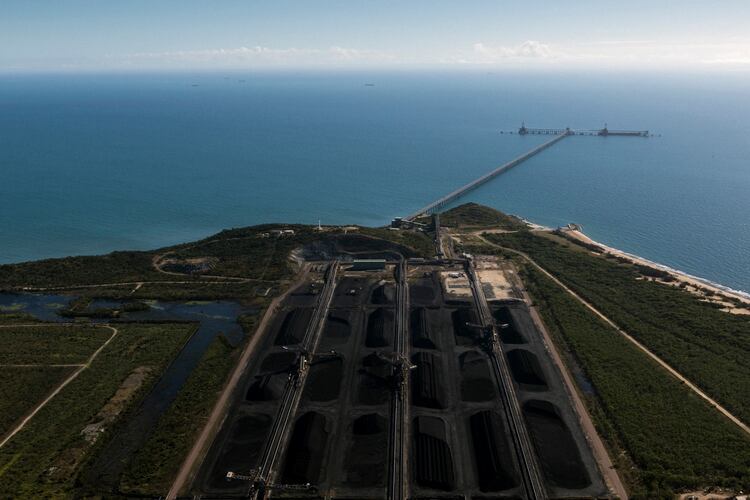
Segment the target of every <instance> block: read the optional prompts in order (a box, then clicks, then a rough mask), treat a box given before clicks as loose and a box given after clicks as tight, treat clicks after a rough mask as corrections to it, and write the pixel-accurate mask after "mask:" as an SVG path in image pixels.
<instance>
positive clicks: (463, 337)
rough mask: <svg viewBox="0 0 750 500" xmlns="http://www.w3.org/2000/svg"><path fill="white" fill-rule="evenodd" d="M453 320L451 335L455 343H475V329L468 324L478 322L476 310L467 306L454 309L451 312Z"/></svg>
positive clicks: (463, 344) (467, 344) (464, 344)
mask: <svg viewBox="0 0 750 500" xmlns="http://www.w3.org/2000/svg"><path fill="white" fill-rule="evenodd" d="M451 320H452V321H453V336H454V337H455V339H456V345H458V346H469V345H474V344H475V343H476V340H475V339H476V337H477V329H476V328H475V327H472V326H469V325H476V324H478V323H479V319H478V318H477V314H476V311H474V309H471V308H468V307H462V308H460V309H456V310H455V311H453V312H452V313H451Z"/></svg>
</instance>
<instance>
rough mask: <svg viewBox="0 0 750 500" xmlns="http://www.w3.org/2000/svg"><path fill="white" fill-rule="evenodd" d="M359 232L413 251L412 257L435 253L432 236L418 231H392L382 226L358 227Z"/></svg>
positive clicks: (428, 255)
mask: <svg viewBox="0 0 750 500" xmlns="http://www.w3.org/2000/svg"><path fill="white" fill-rule="evenodd" d="M359 233H361V234H364V235H366V236H372V237H373V238H380V239H382V240H386V241H390V242H392V243H397V244H399V245H402V246H405V247H406V248H408V249H410V250H412V251H413V252H414V257H430V256H432V255H433V254H434V253H435V246H434V244H433V242H432V238H431V237H429V236H427V235H426V234H425V233H422V232H418V231H393V230H391V229H387V228H382V227H378V228H375V227H360V228H359Z"/></svg>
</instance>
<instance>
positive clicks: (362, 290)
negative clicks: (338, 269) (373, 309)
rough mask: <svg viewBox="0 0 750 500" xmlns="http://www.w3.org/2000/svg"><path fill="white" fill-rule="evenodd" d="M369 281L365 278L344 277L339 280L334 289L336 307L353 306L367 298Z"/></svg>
mask: <svg viewBox="0 0 750 500" xmlns="http://www.w3.org/2000/svg"><path fill="white" fill-rule="evenodd" d="M369 287H370V283H369V281H368V280H367V279H365V278H352V277H346V278H343V279H342V280H341V281H339V283H338V285H336V290H335V291H334V303H335V304H336V307H354V306H357V305H360V304H362V303H363V302H364V301H366V300H367V291H368V290H369Z"/></svg>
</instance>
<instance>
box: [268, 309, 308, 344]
mask: <svg viewBox="0 0 750 500" xmlns="http://www.w3.org/2000/svg"><path fill="white" fill-rule="evenodd" d="M312 312H313V310H312V309H311V308H309V307H300V308H297V309H293V310H291V311H289V312H288V313H287V314H286V316H285V317H284V321H283V322H282V323H281V328H279V333H277V334H276V341H275V344H276V345H295V344H299V343H300V342H302V339H303V338H304V336H305V331H306V330H307V325H308V323H310V318H311V317H312Z"/></svg>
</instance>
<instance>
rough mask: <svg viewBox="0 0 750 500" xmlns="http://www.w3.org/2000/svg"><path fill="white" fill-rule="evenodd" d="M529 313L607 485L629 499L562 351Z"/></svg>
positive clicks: (531, 309)
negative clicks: (555, 367) (564, 360)
mask: <svg viewBox="0 0 750 500" xmlns="http://www.w3.org/2000/svg"><path fill="white" fill-rule="evenodd" d="M516 279H517V275H516ZM518 281H520V280H518ZM516 289H517V290H521V293H522V295H523V299H524V300H525V301H526V303H527V304H529V305H530V304H532V303H533V302H532V300H531V297H529V294H528V293H527V292H526V289H525V288H524V287H523V285H522V284H521V283H516ZM529 313H530V315H531V319H532V320H533V321H534V323H535V324H536V327H537V330H539V331H540V332H542V337H543V338H544V343H545V345H546V346H547V351H549V353H550V355H551V356H552V360H553V361H554V362H555V364H556V365H557V367H558V368H559V370H560V373H561V374H562V377H563V382H564V383H565V388H566V390H567V393H568V396H569V397H570V400H571V401H572V402H573V407H574V408H575V410H576V414H577V415H578V420H579V422H580V424H581V428H582V429H583V433H584V434H585V436H586V440H587V441H588V442H589V446H590V448H591V450H592V451H593V452H594V457H595V458H596V462H597V463H598V464H599V470H600V471H601V473H602V476H603V477H604V481H605V482H606V483H607V486H608V487H609V489H610V490H611V491H612V492H613V493H614V494H615V495H617V496H618V497H619V498H621V499H623V500H627V498H628V492H627V490H626V489H625V485H624V484H623V483H622V480H621V479H620V475H619V474H617V470H616V469H615V466H614V463H612V459H611V458H610V457H609V453H608V452H607V448H606V447H605V446H604V442H603V441H602V439H601V438H600V437H599V433H598V432H596V427H594V422H593V421H592V420H591V416H590V415H589V413H588V410H587V409H586V405H584V404H583V400H582V399H581V396H580V394H579V393H578V390H577V389H576V385H575V383H574V382H573V377H572V376H571V374H570V371H569V370H568V368H567V366H566V365H565V363H564V362H563V360H562V357H561V356H560V353H559V352H558V350H557V347H556V346H555V343H554V342H553V341H552V337H551V336H550V334H549V332H548V331H547V327H546V326H545V325H544V322H543V321H542V318H541V317H540V316H539V312H538V311H537V309H536V307H533V306H531V305H530V306H529Z"/></svg>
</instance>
